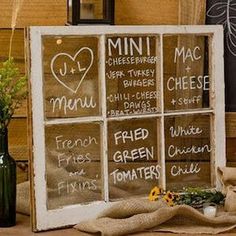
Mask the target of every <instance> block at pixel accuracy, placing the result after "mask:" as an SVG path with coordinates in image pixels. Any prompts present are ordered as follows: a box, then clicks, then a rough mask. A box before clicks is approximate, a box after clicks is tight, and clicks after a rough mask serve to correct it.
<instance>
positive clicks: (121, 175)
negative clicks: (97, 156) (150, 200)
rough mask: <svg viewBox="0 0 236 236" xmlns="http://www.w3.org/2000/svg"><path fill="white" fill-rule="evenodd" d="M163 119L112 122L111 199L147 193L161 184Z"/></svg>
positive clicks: (110, 137)
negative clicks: (160, 130)
mask: <svg viewBox="0 0 236 236" xmlns="http://www.w3.org/2000/svg"><path fill="white" fill-rule="evenodd" d="M159 129H160V120H159V119H158V118H140V119H127V120H122V121H109V122H108V160H109V164H108V166H109V173H108V175H109V194H110V200H111V201H113V200H116V199H122V198H129V197H134V196H147V194H148V193H149V191H150V189H152V188H153V187H154V186H158V185H159V179H160V178H161V166H160V165H159V163H160V148H159V146H160V144H159V143H160V137H159V135H158V134H159V131H158V130H159Z"/></svg>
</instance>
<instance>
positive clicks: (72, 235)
mask: <svg viewBox="0 0 236 236" xmlns="http://www.w3.org/2000/svg"><path fill="white" fill-rule="evenodd" d="M0 235H1V236H67V235H68V236H89V235H92V234H86V233H82V232H79V231H77V230H75V229H60V230H53V231H48V232H42V233H33V232H31V228H30V218H29V217H28V216H24V215H20V214H17V225H16V226H14V227H11V228H0ZM93 235H94V234H93ZM135 235H136V236H141V235H142V236H163V235H165V236H173V235H176V234H171V233H153V232H146V233H139V234H135ZM179 235H185V236H186V235H187V234H179ZM195 235H197V234H195ZM205 235H206V234H204V236H205ZM220 235H224V236H226V235H227V236H233V235H235V236H236V230H233V231H230V232H228V233H225V234H220ZM188 236H190V235H189V234H188Z"/></svg>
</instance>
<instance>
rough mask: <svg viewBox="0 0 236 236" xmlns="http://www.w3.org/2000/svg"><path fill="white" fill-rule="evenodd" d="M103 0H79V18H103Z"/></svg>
mask: <svg viewBox="0 0 236 236" xmlns="http://www.w3.org/2000/svg"><path fill="white" fill-rule="evenodd" d="M103 2H104V0H80V19H84V20H86V19H105V18H106V16H105V15H104V13H105V11H104V5H103Z"/></svg>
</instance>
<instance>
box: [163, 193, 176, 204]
mask: <svg viewBox="0 0 236 236" xmlns="http://www.w3.org/2000/svg"><path fill="white" fill-rule="evenodd" d="M162 199H163V200H164V201H165V202H166V203H167V205H168V206H174V205H175V203H174V201H173V199H170V198H169V197H168V196H167V195H165V196H164V197H163V198H162Z"/></svg>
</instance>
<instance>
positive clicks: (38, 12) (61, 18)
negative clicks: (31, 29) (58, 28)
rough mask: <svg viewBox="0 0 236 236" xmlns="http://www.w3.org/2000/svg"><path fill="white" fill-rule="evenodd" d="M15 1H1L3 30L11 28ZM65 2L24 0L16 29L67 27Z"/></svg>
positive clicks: (63, 0) (0, 17) (0, 18)
mask: <svg viewBox="0 0 236 236" xmlns="http://www.w3.org/2000/svg"><path fill="white" fill-rule="evenodd" d="M12 3H13V0H1V1H0V9H1V15H0V22H1V23H0V24H1V27H3V28H10V27H11V18H12ZM65 23H66V1H65V0H52V1H48V0H24V1H23V6H22V8H21V9H20V11H19V15H18V19H17V24H16V27H18V28H24V27H26V26H30V25H65Z"/></svg>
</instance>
